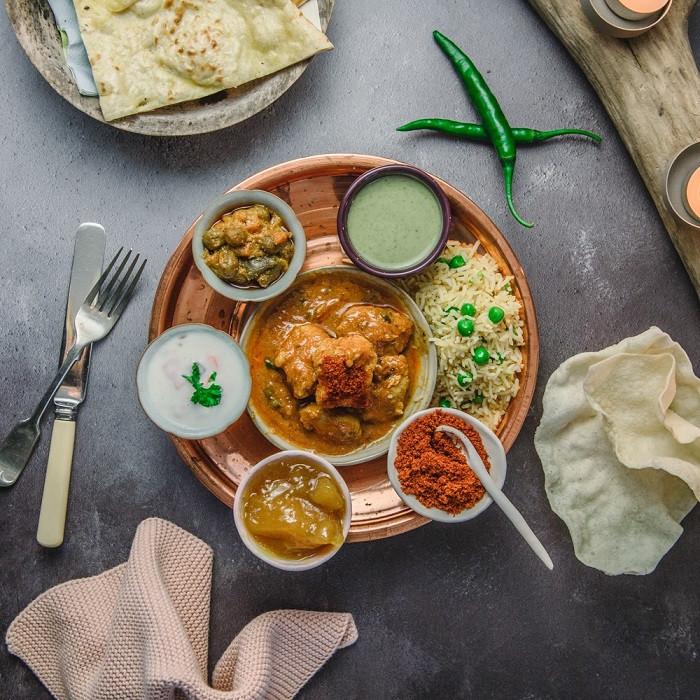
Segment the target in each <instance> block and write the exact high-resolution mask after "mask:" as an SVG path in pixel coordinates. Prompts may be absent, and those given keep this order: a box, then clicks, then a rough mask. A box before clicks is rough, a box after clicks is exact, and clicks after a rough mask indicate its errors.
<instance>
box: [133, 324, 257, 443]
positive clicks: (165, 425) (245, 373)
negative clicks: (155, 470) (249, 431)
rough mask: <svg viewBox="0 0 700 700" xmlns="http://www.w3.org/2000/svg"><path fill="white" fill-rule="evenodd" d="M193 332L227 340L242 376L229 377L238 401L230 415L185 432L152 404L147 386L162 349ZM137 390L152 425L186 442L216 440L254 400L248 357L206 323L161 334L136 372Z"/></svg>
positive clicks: (142, 358) (228, 382) (147, 351)
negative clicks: (151, 364) (149, 371)
mask: <svg viewBox="0 0 700 700" xmlns="http://www.w3.org/2000/svg"><path fill="white" fill-rule="evenodd" d="M192 330H194V331H196V332H197V333H209V334H211V335H214V336H216V337H218V338H220V339H222V340H224V341H225V343H226V344H227V345H228V346H229V347H230V348H231V351H232V353H233V355H234V356H235V358H236V360H237V362H238V364H239V368H240V372H239V374H238V376H236V377H228V378H227V382H226V383H227V384H228V385H229V386H230V387H235V394H234V396H235V401H234V402H233V403H232V404H231V407H230V410H229V411H228V412H227V413H224V414H222V415H221V416H220V419H219V421H218V422H217V423H213V424H211V425H210V426H209V427H208V428H207V429H206V430H204V429H202V430H196V429H186V428H183V426H181V425H179V424H177V423H174V422H173V421H171V420H170V419H169V418H168V417H167V416H164V415H163V414H162V413H160V412H159V411H158V409H157V407H156V405H155V404H154V402H153V401H152V397H151V395H150V392H149V391H148V387H147V382H146V371H147V368H148V363H149V362H150V361H151V360H152V359H153V357H154V356H155V354H156V353H157V351H158V349H159V348H160V347H161V346H162V345H163V344H164V343H165V342H166V341H168V340H169V339H170V338H172V337H173V336H176V335H180V334H182V333H188V332H189V331H192ZM136 388H137V390H138V397H139V402H140V403H141V407H142V408H143V410H144V412H145V413H146V415H147V416H148V417H149V418H150V419H151V421H153V422H154V423H155V424H156V425H157V426H158V427H159V428H160V429H161V430H165V432H166V433H170V434H171V435H176V436H177V437H181V438H184V439H186V440H203V439H204V438H208V437H213V436H214V435H218V434H219V433H223V432H224V430H226V428H228V427H229V426H230V425H232V424H233V423H235V422H236V421H237V420H238V419H239V418H240V417H241V415H243V412H244V411H245V409H246V404H247V403H248V398H249V397H250V390H251V379H250V366H249V365H248V358H247V357H246V355H245V353H244V352H243V351H242V350H241V348H240V346H239V345H238V343H237V342H236V341H235V340H234V339H233V338H232V337H231V336H230V335H229V334H228V333H224V332H223V331H219V330H216V328H212V327H211V326H208V325H206V324H205V323H184V324H181V325H179V326H173V327H172V328H168V330H167V331H165V332H163V333H161V334H160V335H159V336H158V337H157V338H156V339H155V340H153V341H152V342H151V343H150V344H149V345H148V347H147V348H146V349H145V350H144V351H143V354H142V355H141V359H140V361H139V366H138V369H137V370H136Z"/></svg>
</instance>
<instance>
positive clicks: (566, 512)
mask: <svg viewBox="0 0 700 700" xmlns="http://www.w3.org/2000/svg"><path fill="white" fill-rule="evenodd" d="M543 403H544V411H543V416H542V421H541V422H540V425H539V428H538V429H537V433H536V435H535V446H536V448H537V452H538V454H539V456H540V459H541V461H542V466H543V468H544V474H545V488H546V491H547V496H548V498H549V502H550V505H551V506H552V509H553V510H554V512H555V513H557V514H558V515H559V517H560V518H562V520H564V522H565V523H566V525H567V527H568V528H569V532H570V533H571V538H572V540H573V544H574V551H575V553H576V556H577V557H578V558H579V559H580V560H581V561H582V562H583V563H584V564H587V565H588V566H592V567H594V568H596V569H600V570H601V571H604V572H605V573H607V574H623V573H626V574H646V573H649V572H651V571H653V570H654V569H655V568H656V566H657V564H658V562H659V561H660V559H661V558H662V557H663V555H664V554H665V553H666V552H667V551H668V550H669V549H670V548H671V547H672V546H673V544H674V543H675V542H676V540H677V539H678V538H679V537H680V535H681V533H682V532H683V529H682V528H681V526H680V522H681V520H683V518H684V517H685V516H686V515H687V514H688V513H689V512H690V510H692V508H693V507H694V506H695V504H696V503H697V497H698V496H700V380H698V378H697V377H696V376H695V375H694V374H693V370H692V366H691V364H690V360H689V359H688V356H687V355H686V353H685V352H684V351H683V349H682V348H681V346H680V345H678V343H675V342H673V340H671V338H670V337H669V336H668V335H667V334H665V333H663V332H662V331H660V330H659V329H658V328H650V329H649V330H648V331H646V332H645V333H642V334H641V335H638V336H636V337H633V338H627V339H626V340H623V341H622V342H621V343H618V344H617V345H613V346H612V347H609V348H606V349H604V350H601V351H600V352H592V353H583V354H581V355H576V356H575V357H572V358H570V359H569V360H567V361H566V362H564V363H563V364H562V365H561V366H560V367H559V368H558V369H557V370H556V371H555V372H554V373H553V374H552V376H551V377H550V379H549V382H548V383H547V388H546V390H545V394H544V400H543ZM694 492H695V493H694Z"/></svg>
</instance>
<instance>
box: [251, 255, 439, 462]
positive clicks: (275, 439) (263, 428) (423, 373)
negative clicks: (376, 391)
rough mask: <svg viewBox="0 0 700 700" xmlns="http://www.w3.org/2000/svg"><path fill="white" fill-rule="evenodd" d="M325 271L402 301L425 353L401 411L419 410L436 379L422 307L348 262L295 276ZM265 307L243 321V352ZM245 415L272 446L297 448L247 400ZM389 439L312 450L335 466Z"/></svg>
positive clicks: (374, 451) (370, 455) (371, 454)
mask: <svg viewBox="0 0 700 700" xmlns="http://www.w3.org/2000/svg"><path fill="white" fill-rule="evenodd" d="M329 271H330V272H335V271H338V272H343V273H347V274H350V275H353V276H356V277H357V278H358V281H359V282H360V283H361V282H362V280H367V281H368V282H369V283H370V284H372V285H374V286H375V287H377V288H379V289H387V291H390V292H391V293H392V294H394V295H395V296H397V297H398V298H399V299H400V300H401V301H402V302H403V305H404V307H405V311H406V312H407V313H408V315H409V316H410V317H411V318H412V320H413V322H414V323H415V324H416V333H420V334H421V335H422V336H423V341H424V342H425V348H426V351H425V356H424V358H423V361H422V362H421V367H420V369H419V371H418V377H417V381H416V385H415V387H414V390H413V393H412V394H411V395H410V396H409V399H408V401H407V403H406V410H405V415H407V416H409V415H412V414H413V413H414V412H415V411H420V410H421V409H423V408H425V407H426V406H427V405H428V404H429V403H430V400H431V399H432V397H433V392H434V391H435V382H436V380H437V354H436V352H435V347H434V346H433V345H432V343H429V342H428V338H429V337H430V335H431V331H430V326H429V325H428V322H427V321H426V320H425V316H423V313H422V311H421V310H420V309H419V308H418V306H417V305H416V303H415V302H414V301H413V299H411V297H410V296H408V294H406V292H404V291H403V290H402V289H399V288H398V287H396V286H394V285H393V284H391V283H390V282H387V281H386V280H383V279H380V278H378V277H374V276H373V275H370V274H368V273H366V272H363V271H362V270H358V269H357V268H356V267H352V266H350V265H329V266H327V267H319V268H317V269H315V270H309V271H308V272H303V273H302V274H301V275H300V276H299V278H300V279H301V278H303V277H306V276H307V275H308V276H312V275H317V274H319V273H325V272H329ZM270 303H274V302H270ZM267 308H268V305H261V306H258V307H257V308H256V309H255V311H254V312H253V313H252V314H251V316H250V318H249V319H248V321H247V322H246V325H245V327H244V328H243V332H242V333H241V339H240V343H241V347H242V348H243V352H246V353H247V350H246V348H247V346H248V342H249V339H250V335H251V333H252V330H253V328H254V327H255V322H256V319H257V318H258V317H259V316H260V315H261V314H263V313H264V312H265V310H266V309H267ZM248 415H250V417H251V420H252V421H253V423H255V426H256V427H257V429H258V430H259V431H260V432H261V433H262V434H263V435H264V436H265V438H266V439H267V440H269V441H270V442H271V443H272V444H273V445H275V447H279V448H280V449H282V450H294V449H298V448H299V446H298V445H294V444H293V443H291V442H289V441H287V440H286V439H285V438H284V437H282V436H281V435H278V434H277V433H275V432H274V430H273V429H272V428H271V426H270V425H268V424H267V423H266V422H265V421H264V420H263V418H262V417H261V416H260V415H259V414H258V413H256V411H255V410H254V408H253V407H252V406H251V404H250V403H249V404H248ZM390 439H391V431H390V432H388V433H387V434H386V435H384V436H383V437H381V438H379V440H376V441H375V442H373V443H371V444H369V445H367V446H366V447H363V448H361V449H358V450H354V451H352V452H347V453H345V454H340V455H334V454H325V453H320V452H316V453H315V454H318V455H320V456H322V457H323V458H324V459H326V460H328V461H329V462H332V463H333V464H335V465H336V466H341V467H344V466H349V465H351V464H361V463H362V462H368V461H370V460H372V459H376V458H377V457H381V456H382V455H385V454H386V452H387V450H388V449H389V441H390Z"/></svg>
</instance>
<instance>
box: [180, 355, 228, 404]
mask: <svg viewBox="0 0 700 700" xmlns="http://www.w3.org/2000/svg"><path fill="white" fill-rule="evenodd" d="M182 377H183V379H186V380H187V381H188V382H189V383H190V384H191V385H192V386H193V387H194V393H193V394H192V396H191V397H190V401H191V402H192V403H194V404H199V405H200V406H204V407H205V408H211V407H212V406H218V405H219V404H220V403H221V392H222V389H221V387H220V386H219V385H218V384H214V380H215V379H216V372H212V373H211V374H210V375H209V386H207V387H205V386H204V385H203V384H202V375H201V371H200V369H199V365H198V364H197V363H196V362H193V363H192V374H191V375H190V376H189V377H188V376H187V375H186V374H183V375H182Z"/></svg>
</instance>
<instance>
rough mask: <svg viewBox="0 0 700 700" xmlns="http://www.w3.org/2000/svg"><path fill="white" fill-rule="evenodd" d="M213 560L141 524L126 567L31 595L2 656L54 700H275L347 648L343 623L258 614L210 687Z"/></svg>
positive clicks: (183, 539) (160, 528)
mask: <svg viewBox="0 0 700 700" xmlns="http://www.w3.org/2000/svg"><path fill="white" fill-rule="evenodd" d="M212 560H213V555H212V551H211V549H210V548H209V546H208V545H206V544H205V543H204V542H202V541H201V540H199V539H197V538H196V537H194V536H193V535H191V534H190V533H188V532H185V531H184V530H182V529H180V528H179V527H177V526H176V525H173V524H172V523H170V522H167V521H166V520H160V519H158V518H151V519H148V520H144V521H143V522H142V523H141V525H139V527H138V529H137V531H136V536H135V537H134V541H133V544H132V546H131V553H130V555H129V560H128V561H127V562H126V563H125V564H121V565H120V566H117V567H115V568H114V569H110V570H109V571H105V572H104V573H102V574H100V575H99V576H92V577H90V578H84V579H77V580H75V581H68V582H67V583H63V584H61V585H59V586H56V587H55V588H51V589H50V590H48V591H46V592H45V593H43V594H42V595H40V596H39V597H38V598H37V599H36V600H34V601H33V602H32V603H30V604H29V605H28V606H27V607H26V608H25V609H24V611H22V612H21V613H20V614H19V615H18V616H17V618H16V619H15V620H14V622H13V623H12V624H11V625H10V628H9V630H8V632H7V640H6V641H7V646H8V649H9V650H10V652H11V653H13V654H15V655H16V656H18V657H20V658H21V659H22V660H23V661H24V662H25V663H26V664H27V665H28V666H29V667H30V668H31V669H32V670H33V671H34V673H35V674H36V675H37V676H38V677H39V679H40V680H41V682H42V683H43V684H44V685H45V686H46V688H47V689H48V690H49V692H50V693H51V694H52V695H53V696H54V697H55V698H57V699H58V700H64V699H65V700H69V699H70V700H98V699H99V700H101V699H103V698H104V700H122V699H123V700H140V699H141V698H143V699H144V700H171V699H172V698H188V700H258V699H262V698H264V699H265V700H267V699H268V698H269V699H270V700H285V699H286V698H292V697H294V695H296V693H297V692H298V691H299V689H300V688H301V687H302V686H303V685H304V683H306V681H307V680H308V679H309V678H311V676H313V674H314V673H316V671H317V670H318V669H319V668H320V667H321V666H323V664H324V663H325V662H326V661H327V660H328V659H329V658H330V657H331V656H332V655H333V654H334V653H335V651H336V650H337V649H342V648H343V647H346V646H348V645H350V644H352V643H353V642H354V641H355V640H356V639H357V630H356V629H355V623H354V622H353V619H352V616H351V615H349V614H346V613H322V612H309V611H303V610H276V611H274V612H268V613H264V614H263V615H260V616H259V617H256V618H255V619H254V620H253V621H252V622H250V623H249V624H248V625H246V627H244V628H243V630H242V631H241V632H240V633H239V634H238V636H237V637H236V638H235V639H234V640H233V642H231V644H230V646H229V647H228V649H227V650H226V651H225V652H224V654H223V656H222V657H221V659H220V660H219V662H218V664H217V665H216V668H215V669H214V673H213V677H212V686H209V685H208V683H207V654H208V635H209V597H210V590H211V572H212Z"/></svg>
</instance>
